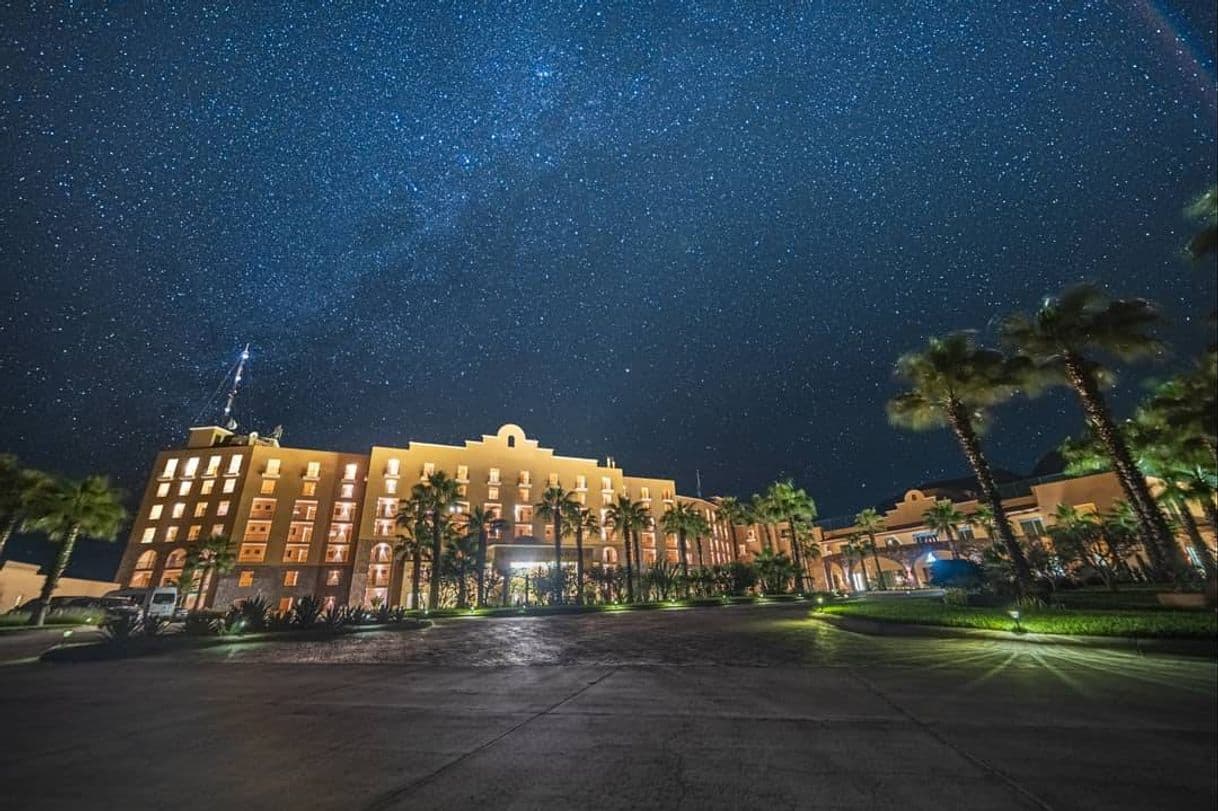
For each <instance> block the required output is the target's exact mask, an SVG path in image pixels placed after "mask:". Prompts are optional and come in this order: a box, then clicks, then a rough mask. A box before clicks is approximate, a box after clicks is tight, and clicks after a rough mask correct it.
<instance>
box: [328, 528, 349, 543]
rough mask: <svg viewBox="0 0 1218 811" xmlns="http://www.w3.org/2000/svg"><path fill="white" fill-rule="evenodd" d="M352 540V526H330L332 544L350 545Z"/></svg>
mask: <svg viewBox="0 0 1218 811" xmlns="http://www.w3.org/2000/svg"><path fill="white" fill-rule="evenodd" d="M350 540H351V525H350V524H331V525H330V536H329V541H330V543H348V542H350Z"/></svg>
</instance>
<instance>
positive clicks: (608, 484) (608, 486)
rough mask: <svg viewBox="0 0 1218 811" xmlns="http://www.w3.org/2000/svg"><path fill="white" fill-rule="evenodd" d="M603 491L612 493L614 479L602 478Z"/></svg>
mask: <svg viewBox="0 0 1218 811" xmlns="http://www.w3.org/2000/svg"><path fill="white" fill-rule="evenodd" d="M601 490H604V491H606V492H612V490H613V479H611V478H609V477H608V476H601Z"/></svg>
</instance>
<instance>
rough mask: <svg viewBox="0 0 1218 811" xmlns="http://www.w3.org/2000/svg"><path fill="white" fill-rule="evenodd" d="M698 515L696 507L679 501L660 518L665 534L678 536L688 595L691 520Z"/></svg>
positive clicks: (682, 573)
mask: <svg viewBox="0 0 1218 811" xmlns="http://www.w3.org/2000/svg"><path fill="white" fill-rule="evenodd" d="M696 516H697V513H696V512H695V511H694V508H693V507H692V506H690V505H689V504H686V503H681V502H678V503H677V504H676V505H674V506H673V508H672V509H670V510H669V511H668V512H666V513H664V515H663V517H662V518H660V529H661V530H663V532H664V534H666V535H668V534H671V535H676V536H677V557H678V558H679V560H678V561H677V563H678V565H679V566H680V568H681V577H682V579H684V581H685V590H686V596H688V595H689V554H688V545H687V539H688V534H689V530H690V528H691V522H692V521H693V519H694V518H695V517H696Z"/></svg>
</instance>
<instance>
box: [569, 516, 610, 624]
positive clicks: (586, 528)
mask: <svg viewBox="0 0 1218 811" xmlns="http://www.w3.org/2000/svg"><path fill="white" fill-rule="evenodd" d="M564 510H565V515H564V516H563V518H564V521H565V522H566V524H567V526H569V527H570V528H571V529H573V530H575V602H576V603H578V604H579V605H583V604H584V533H585V532H588V533H593V534H595V533H597V532H600V530H601V525H600V521H598V520H597V519H596V516H595V515H593V513H592V511H591V510H589V509H587V508H585V507H584V506H583V505H582V504H580V503H579V502H578V501H568V502H567V503H566V506H565V507H564Z"/></svg>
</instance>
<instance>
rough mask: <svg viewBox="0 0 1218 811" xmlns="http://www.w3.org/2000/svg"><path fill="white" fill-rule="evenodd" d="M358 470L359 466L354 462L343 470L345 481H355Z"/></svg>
mask: <svg viewBox="0 0 1218 811" xmlns="http://www.w3.org/2000/svg"><path fill="white" fill-rule="evenodd" d="M356 470H357V465H356V464H355V463H354V462H352V463H351V464H349V465H347V466H346V467H344V468H343V479H345V480H346V481H349V482H350V481H355V472H356Z"/></svg>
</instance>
